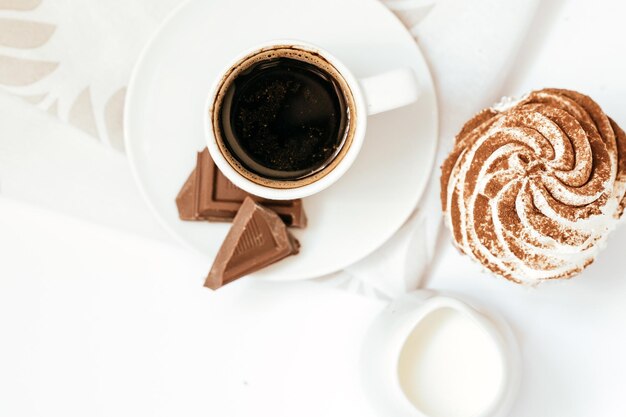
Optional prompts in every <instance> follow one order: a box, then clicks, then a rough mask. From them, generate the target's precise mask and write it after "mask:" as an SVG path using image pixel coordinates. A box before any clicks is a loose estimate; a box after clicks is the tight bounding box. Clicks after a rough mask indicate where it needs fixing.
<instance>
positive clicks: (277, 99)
mask: <svg viewBox="0 0 626 417" xmlns="http://www.w3.org/2000/svg"><path fill="white" fill-rule="evenodd" d="M346 119H347V113H346V105H345V100H344V98H343V96H342V94H341V90H340V88H339V86H338V85H337V83H336V81H335V80H334V79H333V78H332V77H331V76H330V75H329V74H327V73H326V72H324V71H323V70H322V69H320V68H318V67H316V66H315V65H312V64H310V63H308V62H304V61H299V60H296V59H292V58H285V57H278V58H271V59H268V60H266V61H260V62H257V63H255V64H253V65H252V66H250V67H249V68H247V69H246V70H245V71H244V72H242V73H241V74H240V75H239V76H238V77H237V78H236V79H235V80H234V82H233V83H232V84H231V85H230V86H229V88H228V90H227V92H226V95H225V97H224V102H223V104H222V109H221V117H220V128H221V130H222V132H223V134H224V139H225V143H226V146H228V148H229V150H230V151H231V152H232V153H233V155H234V156H235V157H236V158H237V159H238V160H239V162H241V163H242V164H243V165H245V166H246V167H247V168H248V169H250V170H252V171H254V172H256V173H258V174H259V175H262V176H264V177H267V178H279V179H297V178H301V177H304V176H307V175H309V174H311V173H312V172H315V171H316V170H318V169H319V168H321V167H323V166H324V165H326V163H328V161H330V160H331V159H332V158H333V157H334V156H335V155H336V153H337V151H338V150H339V148H340V147H341V145H342V143H343V139H344V134H345V128H346V124H347V120H346Z"/></svg>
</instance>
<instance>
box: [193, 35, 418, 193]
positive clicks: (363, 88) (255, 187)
mask: <svg viewBox="0 0 626 417" xmlns="http://www.w3.org/2000/svg"><path fill="white" fill-rule="evenodd" d="M285 50H290V51H294V57H295V56H296V55H297V54H298V53H300V52H302V53H304V54H305V55H307V56H313V55H315V56H316V57H318V58H319V62H320V65H323V66H324V67H325V68H327V69H330V70H332V71H333V74H334V75H335V76H336V77H335V78H337V79H338V80H339V81H340V82H341V85H342V92H343V93H344V98H346V100H348V102H349V108H350V109H351V113H350V115H349V127H348V128H347V130H346V140H345V142H344V143H343V145H342V147H341V149H340V150H339V151H338V153H337V155H336V156H335V157H334V159H332V160H331V161H329V163H328V164H326V165H325V166H324V167H323V168H321V169H320V170H319V171H316V172H314V173H312V174H311V175H308V176H306V177H304V178H299V179H297V180H275V179H268V178H263V177H262V176H260V175H258V174H256V173H254V172H252V171H251V170H249V169H247V168H246V167H245V166H244V165H243V164H241V163H239V161H237V159H236V158H235V157H234V156H233V155H232V154H230V152H229V151H228V148H227V147H226V146H225V145H224V143H223V142H224V141H223V140H222V139H221V133H220V130H219V129H220V127H219V123H217V122H216V118H217V113H218V111H219V109H220V105H221V96H222V95H223V94H224V90H225V85H227V83H228V82H230V81H229V77H230V78H232V77H234V75H233V73H234V72H235V71H237V69H238V68H241V67H246V65H247V64H248V63H249V62H251V60H254V59H263V57H264V56H270V55H271V52H272V51H278V52H279V53H283V52H284V51H285ZM316 59H317V58H316ZM221 74H222V75H221V76H220V77H218V79H217V80H216V81H215V82H214V85H213V87H212V89H211V93H210V94H209V97H208V100H207V106H206V109H205V118H204V125H205V132H206V141H207V147H208V150H209V153H210V154H211V157H212V158H213V160H214V161H215V164H216V165H217V167H218V168H219V169H220V171H222V173H223V174H224V175H225V176H226V177H227V178H228V179H229V180H230V181H231V182H232V183H233V184H235V185H236V186H238V187H239V188H241V189H243V190H245V191H247V192H249V193H251V194H254V195H257V196H260V197H263V198H268V199H272V200H291V199H296V198H302V197H306V196H309V195H312V194H315V193H318V192H320V191H322V190H324V189H325V188H327V187H329V186H330V185H332V184H333V183H335V182H336V181H337V180H338V179H339V178H341V177H342V176H343V175H344V174H345V173H346V172H347V171H348V169H349V168H350V166H351V165H352V163H353V162H354V160H355V159H356V157H357V155H358V154H359V151H360V150H361V147H362V145H363V140H364V138H365V131H366V127H367V116H369V115H373V114H376V113H381V112H385V111H389V110H393V109H396V108H398V107H402V106H406V105H408V104H411V103H413V102H415V101H416V100H417V99H418V97H419V93H420V89H419V83H418V80H417V79H416V77H415V73H414V72H413V70H412V69H410V68H399V69H395V70H391V71H388V72H384V73H382V74H378V75H374V76H371V77H367V78H362V79H358V78H356V77H355V76H354V75H353V74H352V72H351V71H350V70H349V69H348V68H347V67H346V66H345V65H344V64H343V63H342V62H341V61H339V60H338V59H337V58H335V57H334V56H333V55H331V54H330V53H329V52H328V51H326V50H324V49H322V48H320V47H317V46H314V45H311V44H308V43H305V42H301V41H293V40H277V41H271V42H266V43H264V44H261V45H258V46H256V47H254V48H251V49H249V50H246V51H244V52H243V53H241V54H240V55H238V56H237V57H236V58H235V59H233V61H232V62H231V63H230V64H228V65H227V66H226V68H225V69H224V71H222V72H221Z"/></svg>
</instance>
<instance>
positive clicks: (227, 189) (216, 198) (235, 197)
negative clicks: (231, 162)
mask: <svg viewBox="0 0 626 417" xmlns="http://www.w3.org/2000/svg"><path fill="white" fill-rule="evenodd" d="M246 197H250V198H252V199H253V200H254V201H256V202H257V203H260V204H262V205H264V206H265V207H267V208H269V209H271V210H273V211H275V212H276V214H278V215H279V216H280V218H281V219H283V221H284V222H285V224H286V225H287V226H291V227H300V228H302V227H306V224H307V218H306V214H305V213H304V207H303V205H302V200H300V199H298V200H285V201H277V200H267V199H264V198H261V197H257V196H253V195H251V194H248V193H247V192H245V191H243V190H242V189H241V188H239V187H237V186H236V185H235V184H233V183H232V182H230V181H229V180H228V178H226V177H225V176H224V174H222V173H221V172H220V170H219V169H218V168H217V166H216V165H215V163H214V162H213V160H212V159H211V156H210V154H209V151H208V150H207V149H206V148H205V149H204V150H203V151H202V152H199V153H198V157H197V160H196V168H195V169H194V170H193V171H192V173H191V175H189V178H187V181H186V182H185V184H184V185H183V187H182V188H181V190H180V192H179V193H178V196H177V197H176V205H177V206H178V214H179V216H180V218H181V220H210V221H231V220H232V219H233V218H234V217H235V214H237V211H238V210H239V207H240V206H241V204H242V202H243V200H244V199H245V198H246Z"/></svg>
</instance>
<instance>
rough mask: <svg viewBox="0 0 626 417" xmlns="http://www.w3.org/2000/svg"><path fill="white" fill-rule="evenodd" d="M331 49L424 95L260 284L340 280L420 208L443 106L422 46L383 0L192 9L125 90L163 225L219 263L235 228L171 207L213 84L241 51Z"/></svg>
mask: <svg viewBox="0 0 626 417" xmlns="http://www.w3.org/2000/svg"><path fill="white" fill-rule="evenodd" d="M279 38H289V39H301V40H303V41H307V42H310V43H313V44H317V45H319V46H321V47H323V48H326V49H328V50H329V51H330V52H331V53H332V54H333V55H335V56H336V57H337V58H339V59H340V60H342V61H343V62H344V63H345V64H346V65H347V66H348V67H349V68H350V69H351V70H352V71H353V72H354V74H355V75H356V76H358V77H363V76H369V75H374V74H376V73H380V72H383V71H386V70H390V69H394V68H399V67H412V68H413V69H414V70H415V72H416V74H417V76H418V79H419V81H420V84H421V88H422V91H423V93H422V95H421V97H420V99H419V101H418V102H417V103H415V104H413V105H411V106H408V107H405V108H402V109H399V110H396V111H392V112H388V113H384V114H381V115H377V116H373V117H371V118H370V120H368V131H367V136H366V138H365V144H364V146H363V150H362V151H361V154H360V155H359V157H358V159H357V161H356V162H355V164H354V165H353V166H352V168H351V169H350V171H349V172H348V173H347V174H346V175H345V176H344V177H343V178H342V179H341V180H339V182H337V183H336V184H335V185H333V186H332V187H330V188H329V189H327V190H325V191H323V192H322V193H320V194H317V195H315V196H313V197H310V198H307V199H305V201H304V204H305V209H306V212H307V215H308V218H309V226H308V228H307V229H305V230H294V234H295V235H296V237H297V238H298V239H299V240H300V243H301V244H302V248H301V252H300V254H299V255H297V256H294V257H291V258H288V259H286V260H284V261H281V262H279V263H277V264H275V265H273V266H271V267H269V268H266V269H264V270H263V271H260V272H258V273H256V274H255V276H264V277H270V278H272V279H305V278H311V277H316V276H320V275H324V274H328V273H331V272H333V271H337V270H339V269H342V268H344V267H346V266H348V265H350V264H352V263H354V262H356V261H358V260H360V259H361V258H363V257H365V256H366V255H368V254H369V253H371V252H372V251H374V250H375V249H376V248H378V247H379V246H380V245H382V244H383V243H384V242H385V241H386V240H387V239H388V238H389V237H390V236H391V235H392V234H393V233H394V232H395V231H396V230H397V229H398V228H399V227H400V226H401V225H402V223H403V222H404V221H405V220H406V219H407V217H408V216H409V214H410V213H411V212H412V211H413V209H414V208H415V206H416V204H417V202H418V200H419V198H420V196H421V195H422V192H423V190H424V188H425V185H426V183H427V181H428V177H429V173H430V171H431V168H432V164H433V160H434V155H435V149H436V138H437V105H436V97H435V92H434V87H433V84H432V80H431V77H430V73H429V71H428V67H427V65H426V63H425V61H424V58H423V57H422V54H421V53H420V51H419V49H418V47H417V45H416V43H415V41H414V39H413V38H412V37H411V35H410V34H409V32H408V31H407V30H406V29H405V27H404V26H403V25H402V23H400V21H399V20H397V18H396V17H395V16H394V15H393V14H392V13H391V12H390V11H389V10H387V9H386V8H385V6H383V5H382V4H380V3H379V2H378V1H376V0H315V1H298V2H294V1H292V0H263V1H258V0H237V1H232V0H213V1H204V0H190V1H188V2H187V3H185V4H184V5H182V6H181V7H180V8H179V9H178V10H176V11H175V12H174V13H173V14H172V15H171V16H170V17H169V18H168V19H167V20H166V22H165V23H164V24H163V26H162V27H161V29H160V30H159V31H158V33H157V34H156V36H155V37H154V38H153V39H152V41H151V42H150V43H149V44H148V46H147V47H146V49H145V50H144V51H143V53H142V55H141V57H140V59H139V61H138V64H137V66H136V67H135V70H134V72H133V76H132V79H131V82H130V84H129V87H128V95H127V102H126V109H125V122H126V132H125V133H126V135H125V136H126V149H127V151H128V155H129V158H130V161H131V165H132V169H133V172H134V175H135V178H136V180H137V182H138V184H139V187H140V189H141V191H142V194H143V195H144V197H145V198H146V200H147V202H148V203H149V205H150V207H151V208H152V209H153V211H154V213H155V214H156V215H157V217H158V218H159V219H160V220H161V223H162V224H163V225H164V226H165V227H166V228H167V229H168V230H169V231H170V232H171V233H172V234H173V235H175V236H176V237H177V238H178V239H179V240H181V241H182V242H184V243H186V244H187V245H188V246H190V247H192V248H194V249H196V250H197V251H198V252H200V253H201V254H203V255H204V256H206V258H207V260H208V261H211V260H212V259H213V257H214V256H215V254H216V253H217V250H218V249H219V247H220V244H221V243H222V240H223V238H224V236H225V235H226V233H227V231H228V228H229V225H228V224H220V223H198V222H183V221H180V220H179V219H178V213H177V211H176V205H175V202H174V199H175V197H176V194H177V193H178V191H179V189H180V187H181V185H182V184H183V182H184V181H185V179H186V178H187V176H188V175H189V172H190V171H191V170H192V168H193V167H194V164H195V155H196V151H199V150H201V149H202V148H204V146H205V139H204V133H203V132H204V129H203V125H202V120H203V111H204V104H205V101H206V97H207V95H208V92H209V89H210V86H211V82H212V81H213V80H214V79H215V78H216V77H217V76H218V71H220V70H221V69H222V68H223V67H224V66H225V65H226V64H227V63H228V62H229V61H231V60H232V58H233V57H234V56H236V55H237V54H238V53H239V52H240V51H242V50H244V49H246V48H249V47H251V46H253V45H256V44H258V43H259V42H263V41H269V40H272V39H279Z"/></svg>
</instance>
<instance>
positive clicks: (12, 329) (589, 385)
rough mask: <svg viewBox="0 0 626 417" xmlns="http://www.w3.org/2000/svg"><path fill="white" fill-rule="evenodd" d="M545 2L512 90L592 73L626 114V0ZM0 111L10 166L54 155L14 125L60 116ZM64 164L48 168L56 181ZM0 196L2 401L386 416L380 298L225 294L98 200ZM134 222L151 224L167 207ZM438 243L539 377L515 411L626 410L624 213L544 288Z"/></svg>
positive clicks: (1, 410) (290, 288)
mask: <svg viewBox="0 0 626 417" xmlns="http://www.w3.org/2000/svg"><path fill="white" fill-rule="evenodd" d="M545 3H546V4H545V5H544V8H543V9H542V10H543V12H542V13H541V15H540V16H538V17H537V19H536V20H535V22H534V23H533V26H532V27H531V35H530V36H529V38H528V40H527V41H526V42H525V44H524V48H523V51H522V54H521V55H520V56H519V58H518V59H517V61H516V63H515V65H514V68H515V69H514V72H513V73H512V74H511V76H510V77H509V78H508V80H507V83H506V85H505V87H504V89H503V94H507V95H516V94H521V93H523V92H526V91H528V90H531V89H536V88H541V87H544V86H555V87H564V88H572V89H577V90H580V91H582V92H585V93H587V94H589V95H591V96H592V97H593V98H594V99H596V100H597V101H598V102H599V103H600V104H601V106H602V107H603V108H604V109H605V110H606V111H607V113H608V114H610V115H611V116H612V117H613V118H614V119H615V120H617V121H618V122H619V123H621V124H622V125H626V105H625V104H626V58H625V57H624V54H623V52H624V51H625V50H626V25H624V24H623V16H624V15H625V14H626V6H625V5H624V4H623V3H621V2H620V3H618V2H615V1H612V0H602V1H596V2H580V1H570V2H564V1H556V0H552V1H546V2H545ZM0 110H2V113H1V114H3V115H4V116H3V123H2V126H0V152H1V153H4V155H3V156H0V164H1V163H7V161H10V162H12V163H14V164H18V163H24V164H34V163H35V162H38V163H41V164H45V161H41V160H38V159H36V158H34V157H33V156H32V154H26V153H21V154H19V155H15V153H14V154H13V156H12V154H11V153H10V152H11V151H12V150H13V149H16V147H15V146H13V145H15V143H17V141H23V140H27V141H31V142H32V144H33V147H36V148H37V149H40V148H41V147H43V146H46V145H45V144H46V143H47V142H46V137H45V135H43V133H42V132H46V131H48V126H51V125H52V123H53V122H52V121H51V120H50V119H49V118H47V116H44V115H41V114H39V113H38V112H37V111H35V110H31V109H28V108H27V105H25V104H23V103H20V102H17V101H16V100H14V99H7V98H6V97H0ZM477 110H478V109H477ZM4 117H6V118H7V120H6V121H5V120H4ZM9 119H10V120H9ZM55 129H56V128H55ZM9 132H10V133H12V135H11V137H8V136H7V134H8V133H9ZM33 132H35V134H33ZM37 133H39V134H37ZM55 134H56V135H57V136H58V135H60V132H56V133H55ZM68 135H69V136H70V137H66V138H65V139H64V140H69V141H75V142H76V144H77V149H78V150H77V152H82V153H83V154H85V155H86V154H87V153H88V152H89V150H90V149H91V148H90V147H91V144H88V143H87V142H88V141H89V139H88V138H86V137H83V135H82V134H80V133H78V132H74V131H72V132H71V133H70V134H68ZM35 136H36V137H35ZM82 140H84V141H85V143H81V141H82ZM83 154H81V155H83ZM20 157H21V158H23V160H25V162H20V161H21V160H15V159H16V158H20ZM39 158H40V159H42V158H41V157H39ZM108 158H109V159H111V160H112V161H113V162H114V164H113V165H112V168H105V167H102V169H103V170H105V169H110V170H111V172H109V173H108V174H110V175H115V173H114V172H115V171H118V172H119V171H120V170H122V171H123V170H125V169H127V168H126V167H125V165H124V162H123V157H121V156H119V155H109V156H108ZM76 161H77V159H76V158H74V157H72V156H71V155H69V156H68V158H67V163H78V162H76ZM97 163H98V161H95V160H94V161H91V162H90V166H91V167H92V169H93V167H94V166H97V165H96V164H97ZM52 168H53V167H46V169H47V170H49V173H50V177H49V178H48V179H46V178H42V184H44V185H45V186H46V187H47V188H48V189H49V188H51V187H52V188H54V181H52V180H50V178H55V177H54V172H53V171H52ZM82 168H83V169H87V167H86V166H84V167H82ZM37 169H39V170H40V171H41V168H37V167H36V166H32V167H31V166H30V165H29V166H26V167H25V168H24V171H25V174H24V175H28V172H33V171H32V170H34V172H37V173H38V175H41V174H42V173H41V172H40V171H37ZM1 174H2V166H1V165H0V180H1ZM104 174H107V173H106V172H104V171H103V176H104ZM56 180H62V178H57V179H56ZM0 185H1V183H0ZM98 186H101V187H106V186H107V181H106V177H104V179H103V180H102V183H101V184H98ZM131 187H132V185H130V184H129V189H128V198H129V199H134V198H136V196H134V195H133V193H132V188H131ZM0 190H1V189H0ZM6 191H11V193H8V192H7V194H12V195H15V194H16V193H15V192H13V191H14V190H6ZM65 192H67V191H65ZM75 192H84V193H85V195H86V201H94V199H95V198H96V196H94V195H93V194H94V193H93V192H91V191H89V190H75ZM90 193H91V194H90ZM1 195H2V193H1V192H0V415H1V416H12V417H17V416H29V417H31V416H57V415H58V416H64V417H67V416H84V415H101V416H126V415H128V416H131V415H132V416H143V415H150V416H152V415H163V416H168V415H181V416H193V415H203V416H206V415H219V416H220V417H221V416H224V417H228V416H239V415H246V410H248V409H254V410H255V411H256V415H259V416H265V415H268V416H272V417H274V416H283V415H284V416H287V415H295V413H296V412H297V413H298V414H299V415H301V416H309V415H310V416H314V415H325V416H346V415H359V416H367V415H371V414H370V412H369V410H368V408H367V403H366V401H365V400H364V399H363V398H362V397H361V395H362V394H361V393H360V392H359V390H358V387H357V386H356V385H355V384H352V383H351V382H350V381H351V380H350V378H348V377H346V375H347V374H349V373H351V372H352V373H354V371H355V369H356V367H357V365H356V362H355V359H354V358H355V356H356V355H357V353H358V340H360V339H359V338H360V337H361V336H362V333H363V332H364V331H365V329H366V327H367V323H368V322H369V321H370V320H371V319H372V317H374V316H375V314H376V313H377V312H378V311H379V310H380V308H381V304H380V302H378V301H374V300H368V299H365V298H362V297H356V296H352V295H349V294H347V293H346V294H344V293H343V292H332V294H331V295H330V296H329V295H328V294H327V293H326V292H324V291H323V290H321V289H317V288H315V287H310V286H308V285H307V284H303V285H304V286H298V285H294V284H287V285H284V286H277V285H276V284H271V283H270V284H267V283H249V282H244V281H242V282H241V283H237V284H234V285H233V286H232V288H225V289H224V291H220V292H216V293H212V292H210V291H208V290H205V289H203V288H201V284H202V281H203V276H204V274H205V273H206V269H207V267H208V266H207V265H206V264H205V263H204V261H203V260H202V259H199V258H197V257H196V256H195V255H193V254H191V253H188V252H186V251H185V250H184V249H182V248H179V247H177V246H176V245H174V244H172V243H169V242H167V239H166V238H164V237H163V236H162V235H161V234H160V233H158V232H155V233H154V235H155V236H154V237H156V238H157V239H155V240H148V239H144V238H138V237H136V236H134V235H131V234H126V233H122V232H118V231H116V230H115V229H114V228H115V224H114V221H113V220H111V221H110V222H109V223H111V224H110V226H113V228H105V227H102V226H96V225H94V224H92V223H90V222H89V220H90V219H89V215H88V214H87V215H85V216H84V217H85V219H70V218H67V217H64V216H61V215H58V214H55V213H54V212H52V211H48V210H46V209H44V208H35V207H34V206H33V205H31V204H24V203H18V202H15V201H13V200H12V199H10V198H7V197H2V196H1ZM23 197H24V200H26V201H29V202H31V203H36V202H37V196H36V195H24V196H23ZM100 203H103V204H106V203H107V202H100ZM109 203H110V202H109ZM137 204H140V203H137ZM131 206H132V205H131ZM116 209H119V210H121V209H120V208H117V207H115V206H114V205H113V206H112V210H116ZM86 210H88V208H86ZM142 210H143V209H142V208H137V209H136V210H134V211H133V210H129V212H128V215H129V216H131V217H132V216H137V217H139V216H140V215H141V214H142V213H144V212H143V211H142ZM113 218H114V216H112V219H113ZM104 223H105V224H106V223H107V222H106V221H105V222H104ZM137 224H138V226H137V228H138V229H146V230H147V229H151V228H152V227H153V224H152V219H144V220H142V221H140V220H138V223H137ZM144 234H145V233H144ZM440 243H441V244H440V250H441V252H440V256H439V257H438V259H437V264H436V267H435V268H434V270H433V273H432V275H431V277H430V278H429V280H428V282H427V283H426V286H427V287H430V288H435V289H440V290H445V291H452V292H455V293H457V294H459V295H461V296H463V297H465V298H468V299H470V300H476V301H478V302H480V303H481V304H483V305H485V306H487V307H489V308H492V309H494V310H498V311H500V312H501V313H502V314H503V316H504V317H505V318H506V319H507V320H508V321H509V323H510V324H511V325H512V327H513V329H514V331H515V333H516V335H517V337H518V339H519V341H520V344H521V348H522V353H523V360H524V367H523V372H524V375H523V382H522V388H521V391H520V395H519V398H518V401H517V402H516V405H515V409H514V412H513V413H512V416H514V417H517V416H519V417H522V416H533V417H542V416H546V417H548V416H568V417H577V416H581V417H582V416H590V415H594V416H603V417H610V416H623V415H625V414H626V402H625V401H624V400H623V398H624V392H626V355H624V352H626V326H625V322H626V302H624V299H625V297H626V273H625V272H624V271H623V268H622V259H623V257H624V254H625V253H626V252H624V247H626V227H621V228H620V229H618V230H617V231H616V232H615V233H614V234H613V235H612V236H611V238H610V240H609V242H608V247H607V249H606V250H605V251H604V252H603V253H602V254H601V256H600V257H599V258H598V260H597V261H596V262H595V263H594V264H593V265H592V266H591V267H589V269H588V270H586V271H585V272H584V273H583V274H582V275H581V276H580V277H578V278H576V279H573V280H571V281H568V282H559V283H554V284H547V285H542V286H541V287H540V288H538V289H528V288H522V287H519V286H516V285H513V284H510V283H508V282H506V281H505V280H501V279H495V278H492V277H490V276H487V275H485V274H484V273H483V272H481V268H479V267H478V266H477V265H475V264H473V263H472V262H470V261H469V260H468V259H467V258H465V257H463V256H461V255H459V254H458V253H457V252H456V250H454V249H453V248H452V246H451V244H450V243H449V237H448V236H447V235H446V236H445V237H444V238H443V239H442V241H441V242H440ZM382 278H383V279H384V277H382ZM251 295H254V297H252V296H251ZM237 300H245V301H246V305H245V306H241V305H238V304H237ZM321 305H323V308H319V306H321ZM343 306H349V308H344V307H343ZM292 336H293V337H292ZM294 352H296V353H294ZM307 355H308V356H307ZM281 358H284V360H281ZM327 370H331V371H333V370H334V372H336V374H324V372H326V371H327ZM269 374H272V375H269ZM240 377H241V378H240ZM235 380H236V381H235ZM268 381H271V382H268ZM320 381H326V383H320ZM237 384H239V385H237ZM255 384H257V385H255ZM272 384H274V385H272ZM269 385H271V386H269ZM277 387H278V388H277ZM270 388H271V389H270ZM248 415H250V414H248Z"/></svg>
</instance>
